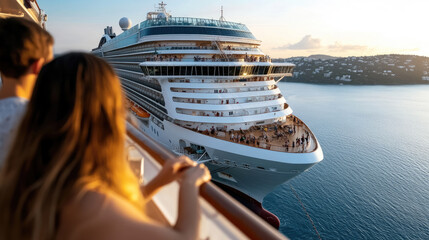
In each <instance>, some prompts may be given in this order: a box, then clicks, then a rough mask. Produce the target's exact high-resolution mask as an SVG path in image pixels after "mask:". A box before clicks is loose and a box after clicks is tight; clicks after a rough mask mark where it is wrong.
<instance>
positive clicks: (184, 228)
mask: <svg viewBox="0 0 429 240" xmlns="http://www.w3.org/2000/svg"><path fill="white" fill-rule="evenodd" d="M210 179H211V175H210V172H209V170H208V169H207V167H206V166H204V164H199V165H198V166H196V167H193V168H190V169H188V170H186V172H185V173H184V176H183V179H182V181H181V186H180V192H179V214H178V215H179V216H178V218H177V222H176V225H175V226H174V229H175V230H176V231H178V232H180V233H181V234H183V236H186V237H185V239H197V237H198V232H199V228H200V217H201V210H200V204H199V202H198V196H199V188H200V186H201V185H202V184H203V183H205V182H208V181H210ZM190 226H192V227H190Z"/></svg>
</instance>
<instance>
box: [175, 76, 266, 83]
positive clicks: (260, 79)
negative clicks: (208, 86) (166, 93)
mask: <svg viewBox="0 0 429 240" xmlns="http://www.w3.org/2000/svg"><path fill="white" fill-rule="evenodd" d="M272 80H274V78H273V77H250V78H239V79H211V78H209V79H196V78H192V79H185V78H169V79H168V82H171V83H235V82H264V81H272Z"/></svg>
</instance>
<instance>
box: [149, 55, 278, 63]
mask: <svg viewBox="0 0 429 240" xmlns="http://www.w3.org/2000/svg"><path fill="white" fill-rule="evenodd" d="M142 61H143V62H271V59H268V58H234V57H229V58H218V57H215V55H213V57H212V58H204V57H197V56H196V57H194V58H193V59H192V58H181V57H177V55H173V56H170V57H168V56H164V57H161V56H160V57H153V58H144V59H143V60H142Z"/></svg>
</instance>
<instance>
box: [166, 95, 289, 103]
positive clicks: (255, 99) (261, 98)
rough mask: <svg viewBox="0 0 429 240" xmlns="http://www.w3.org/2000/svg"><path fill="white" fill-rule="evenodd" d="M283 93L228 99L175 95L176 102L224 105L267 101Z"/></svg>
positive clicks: (277, 97)
mask: <svg viewBox="0 0 429 240" xmlns="http://www.w3.org/2000/svg"><path fill="white" fill-rule="evenodd" d="M282 97H283V95H281V94H277V95H269V96H258V97H243V98H226V99H200V98H180V97H173V101H174V102H180V103H197V104H211V105H224V104H238V103H251V102H266V101H272V100H277V99H280V98H282Z"/></svg>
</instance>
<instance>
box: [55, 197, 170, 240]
mask: <svg viewBox="0 0 429 240" xmlns="http://www.w3.org/2000/svg"><path fill="white" fill-rule="evenodd" d="M169 230H171V228H170V229H168V228H166V227H165V226H162V225H160V224H157V223H155V222H152V221H150V220H149V219H147V218H146V217H145V216H144V214H143V212H142V211H141V210H139V209H137V208H135V207H134V206H133V205H132V204H130V203H129V202H128V201H126V200H125V199H123V198H122V197H120V196H119V195H117V194H115V193H113V192H109V191H106V192H104V191H103V192H100V191H87V192H86V193H85V194H84V195H83V196H82V197H80V198H75V199H73V200H71V201H70V203H68V204H67V205H66V206H65V208H64V209H63V211H62V214H61V220H60V230H59V232H58V237H57V239H70V240H72V239H91V240H92V239H106V240H109V239H130V240H132V239H142V238H144V237H147V236H148V235H151V236H152V237H156V236H159V238H163V237H162V236H163V235H165V234H167V235H168V232H169ZM165 231H167V232H165Z"/></svg>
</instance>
